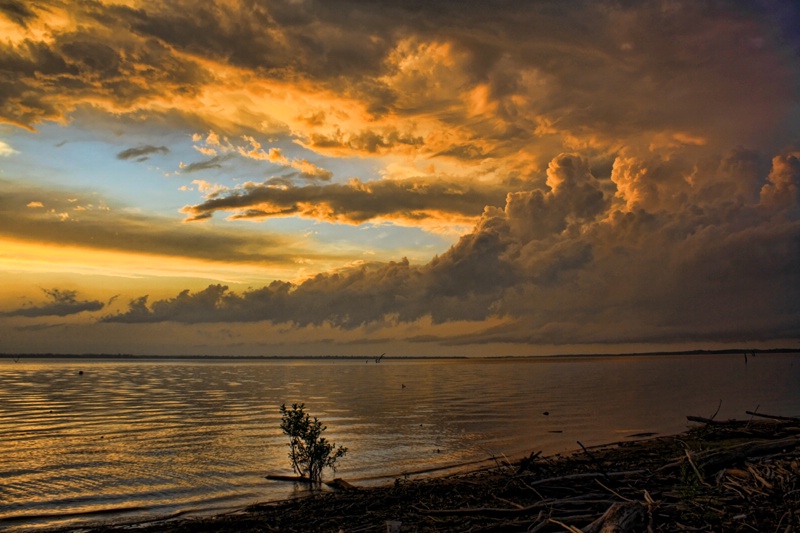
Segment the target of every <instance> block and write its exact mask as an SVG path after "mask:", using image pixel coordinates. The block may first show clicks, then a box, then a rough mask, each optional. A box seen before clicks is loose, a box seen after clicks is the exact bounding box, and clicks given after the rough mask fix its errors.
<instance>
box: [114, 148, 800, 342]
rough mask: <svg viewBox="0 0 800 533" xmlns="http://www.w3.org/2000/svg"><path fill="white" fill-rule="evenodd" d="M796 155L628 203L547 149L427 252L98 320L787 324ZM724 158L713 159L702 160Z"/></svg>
mask: <svg viewBox="0 0 800 533" xmlns="http://www.w3.org/2000/svg"><path fill="white" fill-rule="evenodd" d="M740 155H741V154H740ZM731 157H732V158H733V157H736V156H735V155H732V156H731ZM796 161H797V159H796V157H795V156H794V155H793V154H786V155H783V156H780V157H777V158H775V159H774V160H773V161H772V168H771V170H770V172H769V174H768V175H767V176H759V175H757V174H751V175H750V176H749V179H750V180H751V181H753V182H754V183H761V184H762V185H761V187H760V193H761V194H760V195H758V196H756V197H755V198H750V199H749V200H746V199H745V198H744V197H736V196H728V197H725V196H722V197H717V199H716V201H714V202H701V201H700V200H699V199H698V198H695V197H693V196H687V197H685V198H684V204H685V205H684V207H683V208H682V209H679V210H666V209H663V208H661V207H659V205H658V204H657V203H654V202H651V203H650V204H649V208H648V209H645V208H643V207H642V205H641V204H636V207H635V208H633V207H634V206H632V205H631V204H630V203H629V202H628V197H627V196H626V194H622V195H621V196H622V197H623V200H625V201H624V202H621V201H619V196H618V195H616V194H614V192H615V191H613V190H610V191H608V192H606V191H605V190H604V188H605V187H606V186H607V184H604V183H603V182H601V180H599V179H598V178H597V177H595V176H594V175H593V174H592V173H591V171H590V169H589V166H588V161H587V160H586V159H584V158H581V157H579V156H576V155H571V154H562V155H560V156H558V157H556V158H555V159H554V160H553V161H551V163H550V165H549V168H548V171H547V184H548V187H549V188H548V190H546V191H542V190H536V191H525V192H518V193H513V194H509V195H508V197H507V200H506V205H505V209H499V208H487V209H486V211H485V212H484V214H483V215H482V217H481V220H480V222H479V223H478V225H477V226H476V228H475V230H474V231H473V232H472V233H470V234H468V235H465V236H464V237H462V238H461V239H460V240H459V242H458V243H456V244H455V245H454V246H453V247H452V248H451V249H450V250H448V251H447V252H446V253H444V254H442V255H441V256H439V257H436V258H435V259H433V260H432V261H431V262H429V263H427V264H424V265H419V266H414V265H411V264H409V263H408V261H400V262H390V263H387V264H370V265H363V266H361V267H358V268H356V269H354V270H352V271H349V272H339V273H335V274H320V275H318V276H316V277H314V278H312V279H309V280H307V281H305V282H303V283H300V284H297V285H294V284H290V283H285V282H275V283H273V284H271V285H269V286H266V287H263V288H261V289H257V290H251V291H247V292H245V293H242V294H238V293H235V292H232V291H230V290H229V289H228V288H227V287H225V286H220V285H214V286H210V287H208V288H207V289H206V290H204V291H200V292H197V293H190V292H189V291H184V292H182V293H181V294H179V295H178V296H176V297H175V298H172V299H167V300H158V301H155V302H153V303H152V304H148V302H147V299H146V297H143V298H140V299H137V300H135V301H133V302H131V304H130V307H129V309H128V310H127V311H126V312H122V313H119V314H116V315H109V316H107V317H105V318H104V320H105V321H109V322H158V321H176V322H190V323H194V322H217V321H219V322H226V321H259V320H269V321H272V322H275V323H292V324H296V325H301V326H304V325H312V324H314V325H318V324H326V323H327V324H331V325H335V326H338V327H343V328H353V327H358V326H362V325H365V324H369V323H374V322H380V321H390V322H391V321H399V322H409V321H414V320H418V319H421V318H424V317H428V318H430V319H431V320H433V322H434V323H441V322H446V321H454V320H475V321H477V320H484V319H487V318H490V317H502V318H506V319H508V322H507V323H506V324H505V325H503V326H495V327H493V328H491V329H487V330H486V331H480V330H478V331H476V332H474V333H472V334H470V335H466V336H462V337H460V338H453V339H450V340H449V341H448V342H451V343H459V342H464V343H467V342H522V343H560V344H569V343H604V342H612V341H614V342H620V341H624V342H677V341H686V340H696V341H700V340H704V341H711V340H714V341H739V340H747V339H767V338H775V337H778V338H792V336H796V335H797V334H800V328H798V326H797V324H798V322H797V318H798V314H800V303H798V302H797V299H796V298H795V297H794V295H795V294H797V290H799V289H800V273H799V272H798V269H796V268H795V267H796V266H797V265H798V264H800V246H798V243H799V242H800V209H799V206H800V204H798V198H797V187H798V185H799V184H800V168H798V167H797V164H796ZM623 163H624V162H619V163H618V164H617V165H616V166H615V168H617V169H618V170H617V179H618V180H621V181H623V182H625V183H627V182H629V181H630V180H632V179H633V178H634V177H635V175H638V174H641V173H642V172H644V173H645V174H647V173H649V172H650V168H645V167H643V166H641V165H640V166H637V167H635V168H633V167H625V166H624V165H623ZM756 168H757V166H756ZM623 169H624V170H623ZM730 169H731V162H730V160H720V161H718V162H717V167H716V168H713V167H712V166H711V165H709V167H708V172H712V171H713V172H716V173H724V172H726V171H730ZM622 173H627V174H631V173H632V174H633V175H634V176H630V175H627V174H626V176H627V177H625V178H623V176H621V174H622ZM740 174H741V172H740ZM717 177H718V176H717ZM734 177H735V178H736V179H737V180H738V179H741V178H742V176H741V175H739V176H734ZM712 181H713V180H712ZM734 181H735V180H734ZM735 185H736V184H735V183H730V184H729V187H731V188H732V190H735V189H736V187H735ZM616 192H619V191H616ZM694 194H695V195H698V196H699V197H700V199H702V198H703V196H704V194H705V191H704V190H703V189H702V188H699V189H697V190H696V191H695V192H694ZM671 202H672V200H671V199H670V198H667V199H665V203H666V204H670V203H671Z"/></svg>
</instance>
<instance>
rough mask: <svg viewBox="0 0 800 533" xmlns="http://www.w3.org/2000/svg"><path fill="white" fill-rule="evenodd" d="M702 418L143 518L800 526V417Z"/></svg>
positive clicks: (235, 522) (453, 527)
mask: <svg viewBox="0 0 800 533" xmlns="http://www.w3.org/2000/svg"><path fill="white" fill-rule="evenodd" d="M693 418H695V419H697V420H692V421H700V423H701V424H702V425H701V426H697V427H692V428H691V429H689V430H688V431H687V432H685V433H683V434H681V435H678V436H665V437H657V438H654V439H648V440H636V441H628V442H624V441H623V442H619V443H614V444H611V445H605V446H592V447H585V448H584V449H580V450H576V452H575V453H574V454H573V455H568V456H563V457H562V456H555V457H541V455H540V454H531V455H529V456H528V457H527V458H526V460H525V463H524V467H523V468H520V466H523V465H522V464H498V465H497V466H496V467H493V468H487V469H483V470H477V471H473V472H466V473H462V474H457V475H450V476H445V477H438V478H437V477H428V478H425V479H414V478H411V479H409V478H406V477H401V478H398V479H397V480H395V482H394V483H393V484H391V485H388V486H384V487H377V488H359V489H358V490H335V491H310V492H309V497H307V498H294V499H292V500H288V501H284V502H272V503H266V504H261V505H255V506H252V507H249V508H247V509H245V510H243V511H241V512H238V513H234V514H228V515H223V516H217V517H214V518H200V519H188V520H180V521H172V522H161V523H153V524H147V525H142V526H141V527H137V528H136V529H137V533H156V532H158V533H198V532H199V533H222V532H227V531H237V532H241V533H256V532H259V533H260V532H285V533H299V532H305V531H331V532H334V531H339V530H343V531H349V532H367V531H385V530H386V528H387V526H386V524H387V523H393V524H396V523H401V524H402V526H401V527H402V531H418V532H432V531H436V532H463V531H473V532H479V531H482V532H488V531H509V532H511V531H521V532H531V533H536V532H538V533H556V532H558V533H563V532H564V531H568V532H570V533H611V532H615V533H633V532H645V531H646V532H648V533H666V532H674V531H721V532H753V531H770V532H773V531H774V532H781V533H785V532H800V428H798V427H797V426H798V423H797V421H796V420H793V419H788V420H782V419H781V418H775V417H771V416H770V417H769V419H767V420H760V419H759V420H750V421H736V420H734V421H728V422H719V421H712V422H711V423H706V421H707V420H712V419H704V418H702V417H693ZM786 418H788V417H786ZM690 420H691V419H690ZM587 450H591V453H587ZM270 477H271V478H276V477H277V478H279V479H281V480H289V481H297V480H298V478H296V477H290V476H270ZM334 482H336V480H334ZM344 483H346V482H344ZM337 484H338V483H337ZM347 486H349V483H347V484H346V485H342V487H347ZM340 488H341V487H340ZM81 531H83V532H87V533H110V532H112V531H115V532H116V531H119V532H121V533H125V532H129V528H125V527H122V526H120V527H119V528H114V527H110V526H103V527H102V528H97V529H94V530H92V529H87V528H85V527H84V528H81Z"/></svg>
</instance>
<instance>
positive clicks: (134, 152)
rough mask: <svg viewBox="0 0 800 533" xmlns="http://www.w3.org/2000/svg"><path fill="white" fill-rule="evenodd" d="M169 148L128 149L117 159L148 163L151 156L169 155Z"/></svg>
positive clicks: (147, 146)
mask: <svg viewBox="0 0 800 533" xmlns="http://www.w3.org/2000/svg"><path fill="white" fill-rule="evenodd" d="M168 153H169V148H167V147H166V146H151V145H149V144H148V145H146V146H140V147H138V148H128V149H126V150H123V151H121V152H119V153H118V154H117V159H121V160H123V161H124V160H128V159H136V160H137V161H146V160H147V159H148V156H150V155H151V154H168Z"/></svg>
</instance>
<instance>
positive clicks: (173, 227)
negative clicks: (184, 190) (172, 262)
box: [0, 180, 316, 265]
mask: <svg viewBox="0 0 800 533" xmlns="http://www.w3.org/2000/svg"><path fill="white" fill-rule="evenodd" d="M0 186H2V188H3V191H4V194H3V197H2V198H0V236H5V237H9V238H12V239H15V240H23V241H31V242H39V243H53V244H58V245H60V246H79V247H83V248H89V249H95V250H106V251H119V252H133V253H143V254H157V255H164V256H170V257H176V258H178V257H183V258H193V259H203V260H211V261H222V262H230V261H233V262H243V263H246V264H269V265H278V264H285V265H294V264H295V257H296V254H298V253H300V252H299V250H298V249H297V247H296V245H295V244H294V243H293V242H291V241H290V240H289V239H287V238H285V237H280V236H277V235H269V234H263V233H258V234H256V233H250V232H242V231H236V232H235V231H231V230H227V229H224V228H221V229H211V228H206V229H205V230H203V231H196V230H195V229H193V228H192V226H191V225H187V224H181V223H180V222H176V221H175V220H173V219H169V218H167V217H158V216H153V215H150V216H147V215H139V214H136V213H132V212H130V211H128V210H126V209H125V206H117V205H113V204H112V205H109V204H108V203H107V201H106V200H105V199H103V198H102V197H99V196H97V195H95V194H86V193H78V194H77V198H76V197H75V195H76V193H75V192H74V191H73V192H65V191H60V190H57V189H52V188H51V189H47V190H45V189H38V188H35V187H29V186H25V185H24V184H21V183H19V182H12V181H3V180H0ZM31 197H34V198H39V199H40V200H37V201H35V202H31V201H30V198H31ZM76 200H77V201H76ZM40 204H41V206H43V207H44V206H46V208H44V209H42V208H41V207H39V205H40ZM76 205H78V206H81V207H82V208H83V209H82V210H79V211H76V209H75V207H76ZM34 208H35V209H34ZM70 213H71V215H70ZM67 220H68V221H69V222H68V223H65V222H66V221H67ZM198 229H199V228H198ZM314 256H316V254H314V253H312V254H310V255H309V256H308V257H309V258H312V257H314Z"/></svg>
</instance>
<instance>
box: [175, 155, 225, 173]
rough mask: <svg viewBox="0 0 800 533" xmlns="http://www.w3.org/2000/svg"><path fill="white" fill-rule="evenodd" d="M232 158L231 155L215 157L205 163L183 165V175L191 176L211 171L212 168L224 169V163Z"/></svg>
mask: <svg viewBox="0 0 800 533" xmlns="http://www.w3.org/2000/svg"><path fill="white" fill-rule="evenodd" d="M231 157H232V155H231V154H227V155H215V156H214V157H212V158H211V159H207V160H205V161H195V162H194V163H183V162H182V163H181V164H180V168H181V173H183V174H191V173H192V172H199V171H201V170H209V169H212V168H222V163H223V162H225V161H227V160H228V159H230V158H231Z"/></svg>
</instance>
